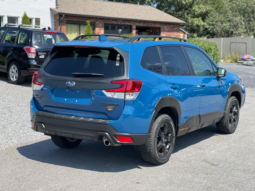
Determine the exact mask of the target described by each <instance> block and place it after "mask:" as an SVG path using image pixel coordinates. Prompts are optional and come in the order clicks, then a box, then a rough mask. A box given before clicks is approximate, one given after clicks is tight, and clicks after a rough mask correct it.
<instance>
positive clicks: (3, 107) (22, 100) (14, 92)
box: [0, 73, 44, 148]
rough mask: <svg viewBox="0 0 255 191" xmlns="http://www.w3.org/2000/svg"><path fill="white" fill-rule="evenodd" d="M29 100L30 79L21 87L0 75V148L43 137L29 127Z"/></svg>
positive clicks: (4, 75)
mask: <svg viewBox="0 0 255 191" xmlns="http://www.w3.org/2000/svg"><path fill="white" fill-rule="evenodd" d="M31 98H32V88H31V78H28V79H26V81H25V83H24V84H22V85H12V84H10V83H8V79H7V74H5V73H0V132H1V133H0V148H4V147H8V146H13V145H17V144H20V143H25V142H29V141H33V140H36V139H39V138H41V137H44V135H43V134H42V133H36V132H34V131H33V130H32V129H31V127H30V126H31V125H30V100H31Z"/></svg>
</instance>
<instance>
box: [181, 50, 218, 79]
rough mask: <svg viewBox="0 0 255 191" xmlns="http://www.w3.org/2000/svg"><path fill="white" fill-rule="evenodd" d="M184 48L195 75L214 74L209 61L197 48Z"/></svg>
mask: <svg viewBox="0 0 255 191" xmlns="http://www.w3.org/2000/svg"><path fill="white" fill-rule="evenodd" d="M185 50H186V52H187V54H188V57H189V59H190V62H191V64H192V66H193V69H194V72H195V75H196V76H214V75H215V71H214V70H213V68H212V63H211V61H210V60H209V59H208V58H207V57H206V56H205V55H204V54H203V53H202V52H200V51H199V50H196V49H194V48H187V47H185Z"/></svg>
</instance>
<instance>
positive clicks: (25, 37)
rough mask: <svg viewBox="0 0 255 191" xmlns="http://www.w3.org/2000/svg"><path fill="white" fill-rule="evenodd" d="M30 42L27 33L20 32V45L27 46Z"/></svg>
mask: <svg viewBox="0 0 255 191" xmlns="http://www.w3.org/2000/svg"><path fill="white" fill-rule="evenodd" d="M27 42H28V33H27V32H23V31H22V32H20V33H19V37H18V44H21V45H26V44H27Z"/></svg>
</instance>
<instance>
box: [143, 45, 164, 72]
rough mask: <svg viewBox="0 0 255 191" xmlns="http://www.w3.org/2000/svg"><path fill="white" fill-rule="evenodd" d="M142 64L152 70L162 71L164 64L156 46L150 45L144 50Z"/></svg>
mask: <svg viewBox="0 0 255 191" xmlns="http://www.w3.org/2000/svg"><path fill="white" fill-rule="evenodd" d="M141 66H142V67H143V68H145V69H147V70H150V71H152V72H156V73H159V74H161V73H162V65H161V61H160V58H159V54H158V49H157V47H156V46H152V47H148V48H146V49H145V50H144V53H143V57H142V60H141Z"/></svg>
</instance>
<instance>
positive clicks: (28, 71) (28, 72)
mask: <svg viewBox="0 0 255 191" xmlns="http://www.w3.org/2000/svg"><path fill="white" fill-rule="evenodd" d="M38 70H39V68H28V69H26V70H21V75H22V76H33V74H34V72H37V71H38Z"/></svg>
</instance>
